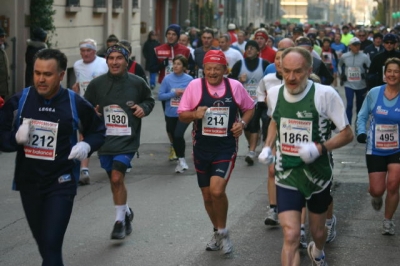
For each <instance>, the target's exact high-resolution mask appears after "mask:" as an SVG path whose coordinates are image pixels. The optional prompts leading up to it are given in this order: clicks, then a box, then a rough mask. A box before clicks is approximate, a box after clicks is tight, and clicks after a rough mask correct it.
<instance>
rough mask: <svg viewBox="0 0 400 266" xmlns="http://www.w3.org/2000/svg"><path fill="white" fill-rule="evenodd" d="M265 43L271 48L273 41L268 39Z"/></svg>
mask: <svg viewBox="0 0 400 266" xmlns="http://www.w3.org/2000/svg"><path fill="white" fill-rule="evenodd" d="M267 45H268V46H269V47H271V48H272V47H273V46H274V43H273V42H272V40H271V39H268V41H267Z"/></svg>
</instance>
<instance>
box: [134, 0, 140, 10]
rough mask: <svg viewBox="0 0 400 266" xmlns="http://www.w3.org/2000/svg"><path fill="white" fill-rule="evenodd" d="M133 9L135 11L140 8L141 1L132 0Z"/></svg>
mask: <svg viewBox="0 0 400 266" xmlns="http://www.w3.org/2000/svg"><path fill="white" fill-rule="evenodd" d="M132 8H134V9H137V8H139V0H132Z"/></svg>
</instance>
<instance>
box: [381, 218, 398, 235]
mask: <svg viewBox="0 0 400 266" xmlns="http://www.w3.org/2000/svg"><path fill="white" fill-rule="evenodd" d="M394 226H395V225H394V223H393V220H387V219H384V220H383V231H382V235H386V236H392V235H394Z"/></svg>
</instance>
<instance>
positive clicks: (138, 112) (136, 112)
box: [131, 104, 146, 118]
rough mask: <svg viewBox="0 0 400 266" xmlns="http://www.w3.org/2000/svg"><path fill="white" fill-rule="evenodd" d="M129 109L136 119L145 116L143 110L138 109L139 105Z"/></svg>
mask: <svg viewBox="0 0 400 266" xmlns="http://www.w3.org/2000/svg"><path fill="white" fill-rule="evenodd" d="M131 109H132V111H133V115H134V116H136V117H137V118H142V117H144V116H145V115H146V114H145V113H144V111H143V108H142V107H140V105H137V104H135V105H134V106H132V107H131Z"/></svg>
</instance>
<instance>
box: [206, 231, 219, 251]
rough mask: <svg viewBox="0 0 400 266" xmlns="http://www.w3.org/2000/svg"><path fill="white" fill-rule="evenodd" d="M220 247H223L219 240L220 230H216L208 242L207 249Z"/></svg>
mask: <svg viewBox="0 0 400 266" xmlns="http://www.w3.org/2000/svg"><path fill="white" fill-rule="evenodd" d="M220 249H221V246H220V244H219V241H218V232H214V234H213V236H212V238H211V240H210V242H208V243H207V245H206V250H207V251H217V250H220Z"/></svg>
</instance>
